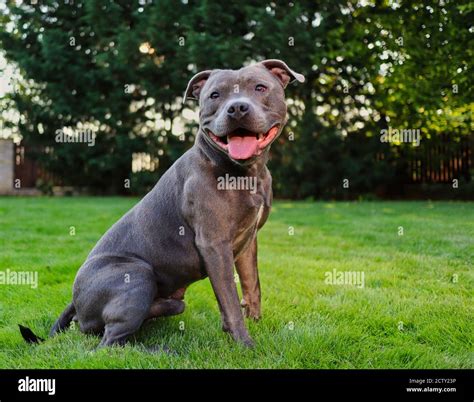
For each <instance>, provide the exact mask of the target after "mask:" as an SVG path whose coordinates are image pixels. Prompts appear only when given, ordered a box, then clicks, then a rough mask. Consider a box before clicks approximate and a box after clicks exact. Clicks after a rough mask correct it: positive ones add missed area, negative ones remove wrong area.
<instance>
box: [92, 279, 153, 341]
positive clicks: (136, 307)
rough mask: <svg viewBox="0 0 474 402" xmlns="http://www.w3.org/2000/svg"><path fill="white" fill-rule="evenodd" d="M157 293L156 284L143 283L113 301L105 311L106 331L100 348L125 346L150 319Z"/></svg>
mask: <svg viewBox="0 0 474 402" xmlns="http://www.w3.org/2000/svg"><path fill="white" fill-rule="evenodd" d="M155 293H156V287H155V285H154V283H143V282H142V283H141V285H140V286H139V287H136V288H134V289H131V290H129V291H127V292H125V293H121V294H119V295H117V296H116V297H115V298H114V299H112V300H111V301H110V302H109V303H108V304H107V306H106V307H105V308H104V310H103V314H102V316H103V318H104V322H105V330H104V336H103V338H102V341H101V342H100V344H99V347H101V346H111V345H123V344H124V343H125V342H126V341H127V339H128V337H129V336H130V335H132V334H134V333H135V332H137V331H138V329H139V328H140V326H141V325H142V323H143V321H145V319H146V318H147V317H148V314H149V312H150V308H151V305H152V302H153V299H154V297H155Z"/></svg>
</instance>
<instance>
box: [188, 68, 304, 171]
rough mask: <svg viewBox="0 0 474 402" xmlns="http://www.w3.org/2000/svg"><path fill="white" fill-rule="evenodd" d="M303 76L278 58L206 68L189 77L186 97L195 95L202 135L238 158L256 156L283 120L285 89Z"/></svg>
mask: <svg viewBox="0 0 474 402" xmlns="http://www.w3.org/2000/svg"><path fill="white" fill-rule="evenodd" d="M294 80H297V81H299V82H304V77H303V76H302V75H301V74H298V73H296V72H294V71H293V70H291V69H290V68H289V67H288V66H287V65H286V63H284V62H283V61H281V60H265V61H262V62H260V63H257V64H254V65H251V66H248V67H244V68H241V69H240V70H207V71H202V72H200V73H198V74H196V75H195V76H194V77H193V78H191V80H190V81H189V84H188V87H187V89H186V92H185V94H184V101H185V100H186V99H196V100H199V107H200V110H199V120H200V128H201V132H202V133H203V135H204V136H205V138H206V141H207V142H208V143H210V144H211V145H212V146H213V147H215V148H216V149H218V150H219V151H221V152H223V153H225V154H227V155H228V156H229V157H230V158H231V159H232V160H234V161H236V162H238V163H246V162H248V161H251V160H253V159H255V158H258V157H259V156H260V155H262V153H263V152H264V151H265V150H266V149H267V148H268V147H269V146H270V145H271V143H272V142H273V141H274V140H275V139H276V138H277V137H278V135H280V133H281V131H282V129H283V126H284V125H285V123H286V120H287V117H286V103H285V94H284V89H285V88H286V86H287V85H288V83H290V82H292V81H294Z"/></svg>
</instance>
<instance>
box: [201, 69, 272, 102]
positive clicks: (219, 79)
mask: <svg viewBox="0 0 474 402" xmlns="http://www.w3.org/2000/svg"><path fill="white" fill-rule="evenodd" d="M252 83H262V84H267V85H278V80H277V79H276V78H275V77H274V76H273V74H271V73H270V72H269V71H268V70H267V69H266V68H264V67H263V66H259V65H252V66H248V67H243V68H241V69H239V70H213V71H212V73H211V74H210V75H209V78H208V80H207V81H206V83H205V84H204V86H203V89H202V93H203V94H204V93H207V92H209V91H213V90H220V91H223V92H225V93H236V94H237V93H240V92H241V91H245V89H246V88H247V86H248V85H250V84H252ZM204 97H205V96H203V98H204Z"/></svg>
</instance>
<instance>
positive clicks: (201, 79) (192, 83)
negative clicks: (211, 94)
mask: <svg viewBox="0 0 474 402" xmlns="http://www.w3.org/2000/svg"><path fill="white" fill-rule="evenodd" d="M211 72H212V70H206V71H201V72H200V73H197V74H196V75H195V76H194V77H193V78H191V79H190V80H189V83H188V87H187V88H186V91H185V92H184V96H183V103H184V102H186V100H187V99H194V100H199V94H200V93H201V89H202V87H203V86H204V84H205V83H206V81H207V79H208V78H209V76H210V75H211Z"/></svg>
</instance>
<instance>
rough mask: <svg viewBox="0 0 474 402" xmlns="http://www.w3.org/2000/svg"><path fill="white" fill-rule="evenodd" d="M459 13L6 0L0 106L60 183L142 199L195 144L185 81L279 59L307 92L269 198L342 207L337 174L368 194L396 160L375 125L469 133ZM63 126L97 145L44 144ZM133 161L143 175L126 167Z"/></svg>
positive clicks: (465, 13)
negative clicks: (12, 79)
mask: <svg viewBox="0 0 474 402" xmlns="http://www.w3.org/2000/svg"><path fill="white" fill-rule="evenodd" d="M473 14H474V12H473V6H472V4H471V3H470V2H469V1H467V0H466V1H464V0H462V1H454V0H439V1H434V0H425V1H382V0H372V1H363V2H362V1H353V0H348V1H338V0H336V1H329V0H320V1H309V0H306V1H301V2H290V3H288V2H286V1H279V0H277V1H271V2H269V1H244V2H219V1H217V0H205V1H199V2H198V1H193V0H189V1H171V0H164V1H153V2H151V1H146V0H144V1H140V2H129V1H125V0H120V1H103V2H102V1H101V2H97V1H92V0H90V1H88V0H82V1H79V0H75V1H59V0H58V1H45V2H41V4H40V2H38V4H32V5H31V4H27V3H26V2H25V3H23V4H20V5H18V4H17V2H15V1H9V2H8V3H7V8H6V9H4V10H3V15H2V16H1V20H0V23H1V25H2V30H1V33H0V43H1V45H2V48H3V49H4V52H5V55H6V57H7V59H8V60H9V61H10V62H12V63H14V65H15V66H18V69H19V72H20V73H21V76H22V77H23V80H20V82H19V83H18V84H17V86H16V90H15V91H14V92H13V93H11V94H10V95H9V96H8V99H4V102H12V103H10V105H14V107H15V108H16V109H17V110H18V111H19V113H20V116H21V118H20V121H19V123H18V129H19V132H20V134H21V136H22V137H23V138H24V139H25V141H27V142H28V143H29V144H32V145H38V146H42V147H44V146H47V147H48V149H49V152H48V153H42V154H40V155H38V158H40V161H41V162H42V164H43V165H44V166H45V167H46V168H47V169H48V170H49V171H51V172H53V173H54V174H56V175H57V176H59V177H61V178H62V180H63V182H64V183H65V184H70V185H75V186H81V187H88V188H89V189H92V190H93V191H110V192H119V193H122V192H126V191H128V190H127V189H126V188H125V189H124V180H126V179H132V191H141V190H143V189H144V187H149V186H150V185H151V184H152V183H153V182H154V181H156V179H157V177H158V176H159V175H160V174H162V173H163V172H164V171H165V170H166V169H167V168H168V167H169V166H170V164H171V163H172V162H173V161H174V160H175V159H176V158H177V157H179V155H181V154H182V153H183V152H184V150H185V149H186V148H187V147H189V146H190V145H191V144H192V142H193V139H194V134H195V128H196V121H195V120H193V119H192V118H190V111H189V110H187V109H189V108H191V109H192V108H193V107H192V106H191V105H187V106H182V105H181V100H182V99H181V96H182V93H183V91H184V89H185V87H186V83H187V81H188V79H189V78H190V77H191V76H192V75H193V74H194V73H196V72H197V71H200V70H202V69H208V68H238V67H240V66H241V65H242V64H245V63H250V62H252V61H256V60H261V59H265V58H281V59H283V60H285V61H286V62H287V63H288V64H289V65H290V66H291V67H292V68H293V69H294V70H296V71H298V72H301V73H303V74H304V75H305V76H306V78H307V83H306V84H304V85H299V86H290V88H288V91H287V92H288V98H289V111H290V120H289V124H288V127H287V129H286V131H285V133H284V135H283V136H282V137H281V138H280V139H279V142H278V144H277V145H275V146H274V147H273V149H272V160H271V170H272V172H273V174H274V176H275V190H276V193H277V195H280V196H285V197H309V196H313V197H320V196H326V197H336V196H341V195H342V194H343V193H344V188H343V186H342V181H343V180H344V179H345V178H350V187H351V191H352V192H353V193H365V192H371V191H374V190H375V189H376V188H377V187H378V186H380V185H382V184H384V183H385V184H386V183H390V182H391V181H393V180H394V179H395V175H396V172H395V171H394V169H393V161H394V160H395V159H396V158H399V157H400V147H397V146H393V145H390V144H384V143H381V142H380V130H381V129H383V128H386V127H388V126H393V127H401V128H405V127H406V128H421V129H422V132H423V135H424V136H426V137H427V138H428V137H429V136H435V135H437V134H439V133H446V132H449V133H452V134H453V138H454V137H455V136H461V135H470V134H471V133H472V111H473V103H472V93H470V89H471V88H472V87H473V85H472V84H473V82H472V80H473V76H474V74H472V66H471V64H470V63H472V59H473V55H472V49H473V46H472V37H473V34H474V32H473V31H474V28H473V26H472V21H473V20H474V18H473ZM4 105H7V103H4ZM183 112H184V113H183ZM183 116H185V117H184V118H183ZM5 124H6V125H8V122H5ZM64 127H70V128H71V129H74V130H79V129H87V128H91V129H93V130H94V132H95V133H96V135H97V137H96V141H95V146H92V147H90V146H88V145H87V144H58V143H57V142H56V141H55V133H56V132H57V130H62V129H64ZM181 133H184V136H181V137H179V134H181ZM401 146H402V147H405V148H407V149H409V148H410V145H406V144H402V145H401ZM140 153H146V154H149V155H151V159H152V160H154V159H157V160H158V168H157V170H156V171H154V172H153V173H147V172H135V173H134V172H132V171H131V166H132V157H133V155H134V154H140ZM380 153H383V154H384V155H385V157H384V158H383V160H380V159H377V158H376V157H375V156H376V155H377V154H380Z"/></svg>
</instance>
